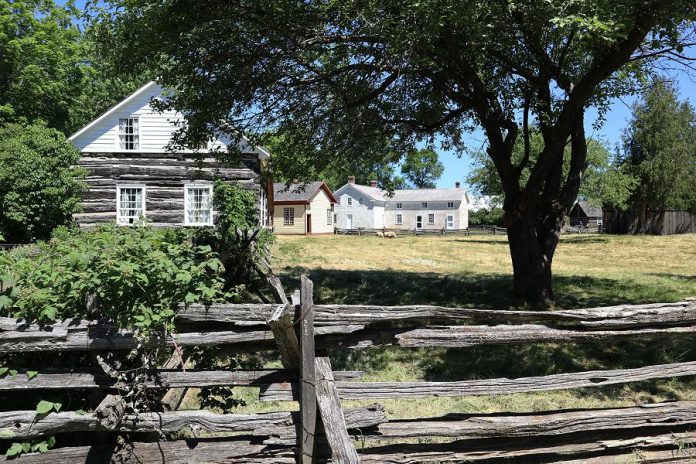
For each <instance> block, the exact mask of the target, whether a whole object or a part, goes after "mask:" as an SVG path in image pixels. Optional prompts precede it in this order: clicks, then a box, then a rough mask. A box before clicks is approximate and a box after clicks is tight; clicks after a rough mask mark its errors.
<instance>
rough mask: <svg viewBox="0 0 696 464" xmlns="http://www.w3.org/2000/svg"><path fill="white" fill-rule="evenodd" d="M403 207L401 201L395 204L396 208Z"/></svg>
mask: <svg viewBox="0 0 696 464" xmlns="http://www.w3.org/2000/svg"><path fill="white" fill-rule="evenodd" d="M403 207H404V204H403V203H397V204H396V209H402V208H403Z"/></svg>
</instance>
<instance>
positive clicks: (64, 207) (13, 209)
mask: <svg viewBox="0 0 696 464" xmlns="http://www.w3.org/2000/svg"><path fill="white" fill-rule="evenodd" d="M79 156H80V153H79V152H78V151H77V150H76V149H75V148H74V147H73V146H72V145H71V144H70V142H69V141H67V140H66V139H65V137H64V136H63V134H62V133H60V132H59V131H57V130H54V129H49V128H47V127H45V126H43V125H40V124H35V125H19V124H9V125H7V126H4V127H1V128H0V230H1V231H2V234H3V235H4V237H5V239H6V240H7V241H8V242H11V243H27V242H32V241H35V240H45V239H48V238H49V237H50V236H51V232H52V231H53V229H55V228H56V227H57V226H60V225H64V224H67V223H68V222H70V221H71V219H72V215H73V213H74V212H76V211H77V209H78V206H79V202H80V197H81V195H82V193H83V192H84V190H85V188H86V184H85V183H84V177H85V171H84V170H83V169H80V168H77V167H73V165H74V164H75V163H77V161H78V159H79Z"/></svg>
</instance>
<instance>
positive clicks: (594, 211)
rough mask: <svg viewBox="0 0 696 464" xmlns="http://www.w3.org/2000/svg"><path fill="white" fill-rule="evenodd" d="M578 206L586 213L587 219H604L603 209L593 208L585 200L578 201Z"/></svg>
mask: <svg viewBox="0 0 696 464" xmlns="http://www.w3.org/2000/svg"><path fill="white" fill-rule="evenodd" d="M578 206H579V207H580V208H581V209H582V210H583V211H584V212H585V214H586V215H587V217H602V214H603V213H602V208H600V207H598V206H592V205H590V204H589V203H588V202H587V201H585V200H578Z"/></svg>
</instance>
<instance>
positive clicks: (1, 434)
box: [0, 429, 14, 440]
mask: <svg viewBox="0 0 696 464" xmlns="http://www.w3.org/2000/svg"><path fill="white" fill-rule="evenodd" d="M12 437H14V432H13V431H12V430H10V429H0V440H7V439H9V438H12Z"/></svg>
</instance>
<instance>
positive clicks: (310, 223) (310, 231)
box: [307, 214, 312, 234]
mask: <svg viewBox="0 0 696 464" xmlns="http://www.w3.org/2000/svg"><path fill="white" fill-rule="evenodd" d="M307 233H308V234H311V233H312V215H311V214H308V215H307Z"/></svg>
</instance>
